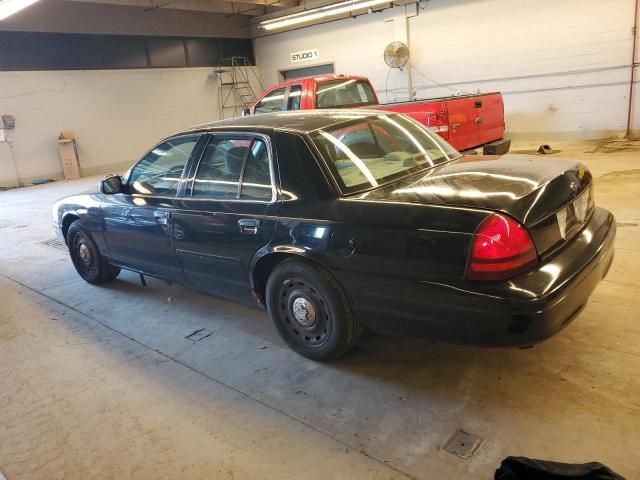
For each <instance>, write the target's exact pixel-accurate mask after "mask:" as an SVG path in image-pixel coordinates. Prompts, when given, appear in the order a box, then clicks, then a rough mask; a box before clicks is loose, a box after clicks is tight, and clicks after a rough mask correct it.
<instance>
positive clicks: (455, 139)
mask: <svg viewBox="0 0 640 480" xmlns="http://www.w3.org/2000/svg"><path fill="white" fill-rule="evenodd" d="M446 108H447V113H448V116H449V143H451V145H453V146H454V147H455V148H457V149H458V150H467V149H470V148H473V147H477V146H479V145H483V144H485V143H489V142H493V141H494V140H499V139H501V138H502V137H503V135H504V120H503V115H504V113H503V112H504V107H503V104H502V95H500V94H499V93H492V94H487V95H474V96H468V97H460V98H450V99H448V100H446Z"/></svg>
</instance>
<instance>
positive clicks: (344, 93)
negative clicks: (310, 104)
mask: <svg viewBox="0 0 640 480" xmlns="http://www.w3.org/2000/svg"><path fill="white" fill-rule="evenodd" d="M376 103H377V99H376V95H375V93H373V90H372V89H371V85H370V84H369V82H367V81H366V80H355V79H351V80H331V81H328V82H322V83H320V84H318V89H317V91H316V107H317V108H343V107H359V106H363V105H375V104H376Z"/></svg>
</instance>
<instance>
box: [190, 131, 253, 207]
mask: <svg viewBox="0 0 640 480" xmlns="http://www.w3.org/2000/svg"><path fill="white" fill-rule="evenodd" d="M250 146H251V139H250V138H221V137H214V138H212V139H211V141H210V142H209V145H207V148H205V150H204V153H203V155H202V159H201V160H200V164H199V165H198V171H197V173H196V178H195V181H194V184H193V193H192V195H194V196H206V197H209V198H237V196H238V185H239V183H240V174H241V173H242V167H243V165H244V162H245V159H246V158H247V154H248V152H249V147H250Z"/></svg>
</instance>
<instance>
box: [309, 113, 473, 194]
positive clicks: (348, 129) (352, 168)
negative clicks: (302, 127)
mask: <svg viewBox="0 0 640 480" xmlns="http://www.w3.org/2000/svg"><path fill="white" fill-rule="evenodd" d="M311 138H312V139H313V141H314V143H315V144H316V145H317V146H318V149H319V150H320V153H321V154H322V156H323V157H324V159H325V161H326V162H327V164H328V165H329V168H330V169H331V170H332V171H333V173H334V175H335V177H336V178H337V179H338V182H339V183H340V184H341V187H342V190H343V191H344V192H345V193H354V192H358V191H361V190H365V189H368V188H371V187H377V186H379V185H382V184H384V183H388V182H390V181H393V180H395V179H398V178H402V177H405V176H407V175H411V174H413V173H417V172H419V171H421V170H426V169H429V168H431V167H434V166H436V165H439V164H441V163H444V162H447V161H449V160H453V159H454V158H459V157H460V156H461V154H460V153H459V152H457V151H456V150H455V149H454V148H453V147H452V146H451V145H449V144H448V143H447V142H445V141H444V140H442V139H441V138H440V137H439V136H438V135H437V134H435V133H433V132H431V131H430V130H429V129H427V128H426V127H424V126H422V125H421V124H419V123H417V122H414V121H413V120H411V119H409V118H406V117H403V116H401V115H385V114H381V115H372V116H370V117H364V118H362V117H361V118H359V119H357V120H351V121H347V122H343V123H339V124H337V125H331V126H329V127H326V128H322V129H320V130H316V131H315V132H313V133H312V134H311Z"/></svg>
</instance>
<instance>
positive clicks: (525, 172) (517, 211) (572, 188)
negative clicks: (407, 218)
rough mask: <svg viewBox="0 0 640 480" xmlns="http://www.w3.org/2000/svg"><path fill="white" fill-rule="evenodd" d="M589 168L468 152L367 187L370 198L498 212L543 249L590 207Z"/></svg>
mask: <svg viewBox="0 0 640 480" xmlns="http://www.w3.org/2000/svg"><path fill="white" fill-rule="evenodd" d="M591 183H592V181H591V174H590V173H589V171H588V170H587V168H586V167H585V166H584V165H583V164H581V163H579V162H575V161H570V160H558V159H553V160H552V161H548V160H541V159H538V158H535V157H523V156H513V155H504V156H482V155H470V156H465V157H462V158H460V159H458V160H454V161H452V162H448V163H446V164H444V165H441V166H438V167H436V168H433V169H430V170H428V171H426V172H425V173H424V174H422V175H417V176H416V175H414V176H411V177H409V178H406V179H403V180H399V181H397V182H393V183H391V184H388V185H385V186H382V187H380V188H377V189H374V190H371V191H369V192H366V194H364V195H366V199H367V200H369V201H389V202H403V203H417V204H439V205H449V206H457V207H468V208H480V209H486V210H491V211H495V212H503V213H506V214H508V215H510V216H511V217H513V218H514V219H516V220H518V221H519V222H520V223H522V224H523V225H524V226H525V227H527V229H528V230H529V231H530V233H531V235H532V237H533V240H534V243H535V244H536V248H537V250H538V253H540V254H542V253H543V252H547V251H550V250H552V249H553V248H554V247H556V246H558V245H559V244H561V243H563V242H564V241H566V240H568V239H569V238H571V237H572V236H573V235H575V234H576V233H577V231H578V230H579V229H580V225H583V224H584V223H585V221H586V219H587V218H588V217H589V215H590V213H591V210H593V194H592V188H591Z"/></svg>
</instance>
